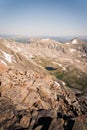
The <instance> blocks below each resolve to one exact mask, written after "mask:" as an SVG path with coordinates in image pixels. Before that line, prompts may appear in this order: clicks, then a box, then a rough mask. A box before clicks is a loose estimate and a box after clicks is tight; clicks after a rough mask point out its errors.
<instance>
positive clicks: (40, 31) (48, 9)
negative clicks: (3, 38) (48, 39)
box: [0, 0, 87, 36]
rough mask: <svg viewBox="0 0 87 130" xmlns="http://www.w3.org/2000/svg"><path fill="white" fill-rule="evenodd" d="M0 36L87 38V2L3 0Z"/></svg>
mask: <svg viewBox="0 0 87 130" xmlns="http://www.w3.org/2000/svg"><path fill="white" fill-rule="evenodd" d="M0 34H8V35H23V36H72V35H76V36H78V35H80V36H87V0H0Z"/></svg>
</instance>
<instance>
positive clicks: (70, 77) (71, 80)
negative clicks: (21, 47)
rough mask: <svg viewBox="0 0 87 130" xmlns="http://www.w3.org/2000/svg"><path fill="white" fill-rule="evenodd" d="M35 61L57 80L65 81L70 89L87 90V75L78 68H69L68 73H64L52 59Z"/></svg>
mask: <svg viewBox="0 0 87 130" xmlns="http://www.w3.org/2000/svg"><path fill="white" fill-rule="evenodd" d="M34 60H35V62H36V63H38V64H40V65H41V66H43V67H44V68H45V69H46V71H47V72H48V73H49V74H50V75H53V76H54V77H56V78H57V79H60V80H63V81H64V82H65V83H66V85H67V86H68V87H70V88H76V89H79V90H85V88H87V74H86V73H83V72H81V71H80V70H78V69H77V68H74V67H73V66H68V67H67V68H66V71H64V70H63V68H62V67H60V66H58V65H55V64H53V61H54V60H52V59H50V58H49V59H44V58H40V57H39V58H36V59H34ZM47 68H53V69H47ZM55 68H56V69H55Z"/></svg>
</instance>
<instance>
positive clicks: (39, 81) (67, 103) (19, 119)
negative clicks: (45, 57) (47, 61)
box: [0, 68, 86, 130]
mask: <svg viewBox="0 0 87 130" xmlns="http://www.w3.org/2000/svg"><path fill="white" fill-rule="evenodd" d="M0 76H1V77H0V79H1V81H0V82H1V84H0V128H1V129H3V130H4V129H6V130H12V129H13V130H16V129H29V130H40V129H43V130H44V129H45V130H52V129H53V128H54V130H57V129H60V130H66V129H67V130H70V129H72V128H74V129H77V128H81V127H82V128H83V126H85V121H84V120H83V119H82V121H81V122H82V123H81V124H80V125H81V126H79V125H77V124H78V122H79V123H80V118H81V116H82V111H81V106H80V103H79V101H78V100H77V98H76V96H75V94H74V93H73V92H72V91H71V90H70V89H69V88H67V87H66V86H64V85H63V84H62V82H61V81H59V82H57V81H53V80H52V78H51V77H50V76H49V75H47V76H43V75H40V74H38V73H29V72H27V73H26V72H22V71H20V70H15V69H12V68H11V69H8V70H7V71H6V72H1V74H0ZM85 114H86V112H85ZM84 116H85V117H86V115H84ZM84 116H83V117H84ZM85 127H86V126H85Z"/></svg>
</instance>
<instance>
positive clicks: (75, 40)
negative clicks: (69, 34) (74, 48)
mask: <svg viewBox="0 0 87 130" xmlns="http://www.w3.org/2000/svg"><path fill="white" fill-rule="evenodd" d="M82 42H83V41H82V40H81V39H80V38H74V39H72V40H71V43H72V44H78V43H82Z"/></svg>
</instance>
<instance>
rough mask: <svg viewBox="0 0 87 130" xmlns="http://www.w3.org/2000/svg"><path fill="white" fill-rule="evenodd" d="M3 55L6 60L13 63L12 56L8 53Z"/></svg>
mask: <svg viewBox="0 0 87 130" xmlns="http://www.w3.org/2000/svg"><path fill="white" fill-rule="evenodd" d="M3 54H4V57H5V59H6V60H7V61H8V62H9V63H11V62H12V57H11V55H10V54H7V53H6V52H3Z"/></svg>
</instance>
